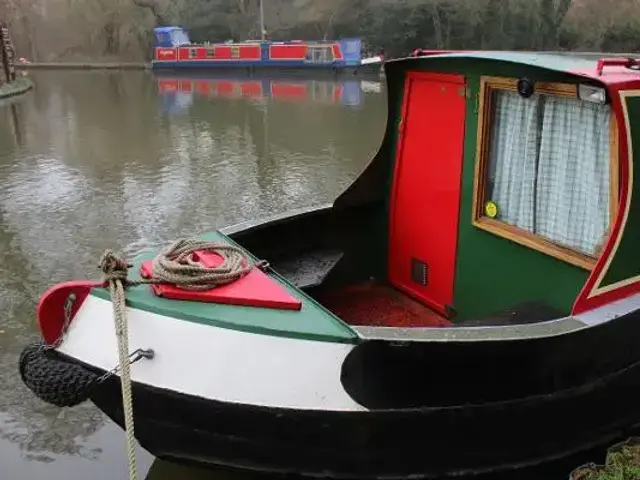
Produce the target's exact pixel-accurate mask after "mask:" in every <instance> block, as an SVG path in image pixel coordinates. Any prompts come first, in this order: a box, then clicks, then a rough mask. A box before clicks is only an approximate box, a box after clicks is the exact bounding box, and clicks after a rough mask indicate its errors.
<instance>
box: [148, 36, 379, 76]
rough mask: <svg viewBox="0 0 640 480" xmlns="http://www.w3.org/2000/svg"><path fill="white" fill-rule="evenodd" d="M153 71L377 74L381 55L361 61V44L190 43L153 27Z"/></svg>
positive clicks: (350, 40) (354, 41)
mask: <svg viewBox="0 0 640 480" xmlns="http://www.w3.org/2000/svg"><path fill="white" fill-rule="evenodd" d="M154 34H155V36H154V56H153V60H152V62H151V64H152V68H153V69H225V70H229V69H240V70H246V71H253V70H263V69H275V70H279V71H299V70H316V71H317V70H328V71H331V72H337V73H342V72H350V73H373V74H379V73H380V71H381V67H382V63H383V60H384V58H383V55H382V54H381V55H378V56H374V57H367V58H362V41H361V39H359V38H345V39H341V40H337V41H326V42H311V41H302V40H300V41H288V42H273V41H266V40H265V41H262V40H251V41H246V42H226V43H206V44H194V43H191V40H190V39H189V35H188V33H187V32H186V31H185V30H184V29H183V28H181V27H176V26H169V27H156V28H155V31H154Z"/></svg>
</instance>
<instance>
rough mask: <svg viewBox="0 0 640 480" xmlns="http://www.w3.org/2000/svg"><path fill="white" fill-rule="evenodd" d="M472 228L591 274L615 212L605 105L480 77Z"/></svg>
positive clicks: (562, 89) (555, 87) (610, 128)
mask: <svg viewBox="0 0 640 480" xmlns="http://www.w3.org/2000/svg"><path fill="white" fill-rule="evenodd" d="M478 113H479V125H478V158H477V165H476V179H475V185H474V186H475V197H474V201H475V205H474V209H473V210H474V213H473V223H474V225H475V226H477V227H479V228H483V229H485V230H487V231H489V232H491V233H494V234H497V235H500V236H503V237H505V238H507V239H509V240H512V241H515V242H517V243H520V244H522V245H525V246H527V247H530V248H534V249H536V250H539V251H542V252H544V253H547V254H549V255H552V256H555V257H557V258H560V259H562V260H565V261H567V262H569V263H572V264H574V265H577V266H580V267H583V268H586V269H590V268H592V267H593V265H594V264H595V260H596V258H597V256H598V255H599V253H600V250H601V249H602V247H603V246H604V242H605V240H606V238H607V237H608V234H609V229H610V225H611V222H612V218H613V217H614V214H615V208H616V206H617V193H618V192H617V189H618V181H617V178H618V177H617V175H618V170H617V160H618V159H617V153H618V151H617V150H618V149H617V135H618V134H617V126H616V122H615V117H614V116H613V113H612V110H611V106H610V105H608V104H596V103H590V102H586V101H582V100H580V99H579V98H578V96H577V86H576V85H569V84H550V83H537V84H536V85H535V93H534V94H533V95H532V96H530V97H529V98H524V97H522V96H521V95H520V94H519V93H518V91H517V79H505V78H483V79H482V83H481V89H480V99H479V112H478Z"/></svg>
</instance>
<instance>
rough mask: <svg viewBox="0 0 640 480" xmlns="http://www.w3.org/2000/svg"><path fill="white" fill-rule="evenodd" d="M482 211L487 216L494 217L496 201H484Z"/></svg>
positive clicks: (495, 214)
mask: <svg viewBox="0 0 640 480" xmlns="http://www.w3.org/2000/svg"><path fill="white" fill-rule="evenodd" d="M484 213H485V214H486V215H487V217H489V218H496V216H497V215H498V205H496V202H492V201H491V200H489V201H488V202H487V203H485V204H484Z"/></svg>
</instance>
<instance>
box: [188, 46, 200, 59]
mask: <svg viewBox="0 0 640 480" xmlns="http://www.w3.org/2000/svg"><path fill="white" fill-rule="evenodd" d="M197 56H198V50H196V49H195V48H190V49H189V58H196V57H197Z"/></svg>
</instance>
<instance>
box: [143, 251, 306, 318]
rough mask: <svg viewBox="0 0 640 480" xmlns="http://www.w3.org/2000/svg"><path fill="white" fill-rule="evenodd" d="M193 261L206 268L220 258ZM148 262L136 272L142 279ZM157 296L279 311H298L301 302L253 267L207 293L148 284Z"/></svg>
mask: <svg viewBox="0 0 640 480" xmlns="http://www.w3.org/2000/svg"><path fill="white" fill-rule="evenodd" d="M194 259H196V260H198V261H200V262H201V263H202V264H203V265H205V266H207V267H216V266H218V265H220V264H221V263H222V257H221V256H219V255H217V254H215V253H212V252H196V253H194ZM151 271H152V269H151V261H148V262H144V263H143V264H142V268H141V269H140V273H141V275H142V276H143V277H144V278H151V277H152V275H151ZM151 288H152V289H153V291H154V293H155V294H156V295H158V296H159V297H163V298H170V299H173V300H191V301H195V302H210V303H224V304H228V305H242V306H246V307H263V308H279V309H284V310H300V309H301V308H302V302H301V301H300V300H299V299H297V298H295V297H294V296H293V295H291V294H289V292H287V291H286V290H285V289H284V287H282V285H280V284H279V283H278V282H276V281H275V280H273V279H272V278H269V276H267V274H266V273H264V272H263V271H262V270H260V269H259V268H257V267H253V269H251V271H250V272H249V273H248V274H246V275H245V276H244V277H242V278H240V279H239V280H237V281H235V282H232V283H229V284H227V285H221V286H219V287H216V288H212V289H211V290H205V291H194V290H184V289H182V288H179V287H175V286H173V285H151Z"/></svg>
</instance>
